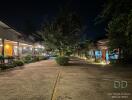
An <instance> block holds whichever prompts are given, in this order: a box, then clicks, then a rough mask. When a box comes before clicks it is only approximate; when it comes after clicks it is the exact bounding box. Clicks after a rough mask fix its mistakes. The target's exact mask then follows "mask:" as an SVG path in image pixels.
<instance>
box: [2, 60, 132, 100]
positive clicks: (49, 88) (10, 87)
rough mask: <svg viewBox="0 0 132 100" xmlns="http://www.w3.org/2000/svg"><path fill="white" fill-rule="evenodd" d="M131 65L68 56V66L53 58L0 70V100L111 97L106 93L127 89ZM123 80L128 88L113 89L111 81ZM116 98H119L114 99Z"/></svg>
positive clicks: (131, 76)
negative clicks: (69, 60)
mask: <svg viewBox="0 0 132 100" xmlns="http://www.w3.org/2000/svg"><path fill="white" fill-rule="evenodd" d="M131 72H132V68H127V69H124V68H118V67H117V68H114V69H113V68H112V67H109V66H97V65H90V64H88V63H87V62H85V61H84V60H80V59H72V60H71V62H70V66H58V65H57V64H56V63H55V61H54V60H45V61H40V62H37V63H32V64H28V65H25V66H24V67H22V68H17V69H15V70H10V71H6V72H1V73H0V100H112V97H111V96H110V93H114V92H116V93H118V92H123V93H124V92H125V93H129V94H130V93H131V95H130V96H129V97H128V98H127V99H121V100H132V80H131V79H132V73H131ZM117 80H118V81H123V80H124V81H127V82H128V88H125V89H115V88H114V87H113V82H114V81H117ZM118 100H120V99H118Z"/></svg>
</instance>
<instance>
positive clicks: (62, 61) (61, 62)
mask: <svg viewBox="0 0 132 100" xmlns="http://www.w3.org/2000/svg"><path fill="white" fill-rule="evenodd" d="M56 62H57V64H59V65H63V66H64V65H67V64H68V62H69V58H68V57H64V56H62V57H57V58H56Z"/></svg>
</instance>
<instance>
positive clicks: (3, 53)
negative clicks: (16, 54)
mask: <svg viewBox="0 0 132 100" xmlns="http://www.w3.org/2000/svg"><path fill="white" fill-rule="evenodd" d="M4 42H5V40H4V39H3V38H2V56H3V57H4V56H5V54H4V51H5V50H4V49H5V48H4V45H5V43H4ZM4 62H5V61H4V59H3V63H4Z"/></svg>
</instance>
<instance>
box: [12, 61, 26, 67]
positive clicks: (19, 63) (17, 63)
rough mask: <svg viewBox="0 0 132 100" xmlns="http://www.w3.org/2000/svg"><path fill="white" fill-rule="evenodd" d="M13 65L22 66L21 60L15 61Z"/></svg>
mask: <svg viewBox="0 0 132 100" xmlns="http://www.w3.org/2000/svg"><path fill="white" fill-rule="evenodd" d="M13 64H14V65H15V66H23V65H24V62H23V61H22V60H16V61H14V62H13Z"/></svg>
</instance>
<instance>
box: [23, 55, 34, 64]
mask: <svg viewBox="0 0 132 100" xmlns="http://www.w3.org/2000/svg"><path fill="white" fill-rule="evenodd" d="M23 61H24V63H30V62H32V56H31V55H27V56H25V57H24V58H23Z"/></svg>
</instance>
